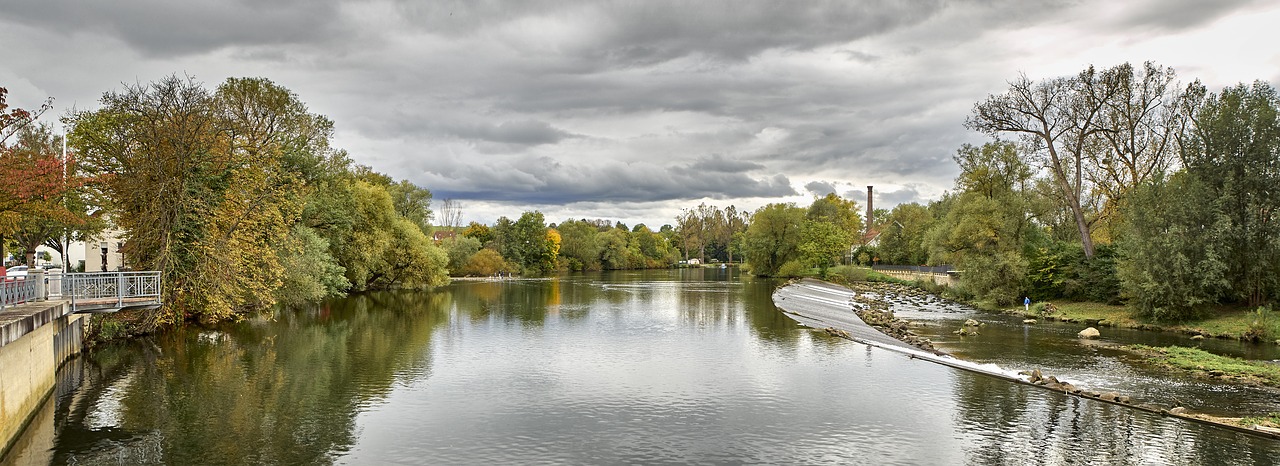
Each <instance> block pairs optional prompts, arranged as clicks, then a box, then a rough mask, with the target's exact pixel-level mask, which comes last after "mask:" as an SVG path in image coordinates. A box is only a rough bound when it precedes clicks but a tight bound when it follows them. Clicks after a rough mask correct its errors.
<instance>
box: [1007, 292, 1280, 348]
mask: <svg viewBox="0 0 1280 466" xmlns="http://www.w3.org/2000/svg"><path fill="white" fill-rule="evenodd" d="M1003 312H1005V313H1008V314H1013V315H1017V316H1020V317H1024V318H1028V319H1044V320H1050V321H1053V320H1058V321H1063V322H1071V323H1083V324H1087V325H1091V326H1100V327H1122V328H1132V329H1137V330H1148V331H1156V332H1173V333H1179V334H1183V335H1186V336H1187V337H1188V338H1192V339H1195V338H1196V337H1201V338H1224V339H1234V340H1242V341H1252V342H1254V343H1259V344H1275V345H1280V316H1276V315H1274V313H1273V312H1271V311H1258V310H1256V309H1254V310H1249V309H1245V308H1238V307H1226V306H1221V307H1218V308H1217V309H1214V310H1212V311H1210V315H1209V316H1208V317H1206V318H1204V319H1200V320H1194V321H1187V322H1180V323H1167V322H1154V321H1150V320H1147V319H1145V318H1143V317H1141V316H1140V315H1138V313H1137V311H1135V310H1134V309H1132V308H1129V307H1127V306H1123V305H1114V304H1103V303H1091V302H1070V301H1067V302H1046V303H1041V304H1040V305H1038V306H1033V307H1032V308H1031V309H1030V310H1026V309H1025V308H1012V309H1004V310H1003Z"/></svg>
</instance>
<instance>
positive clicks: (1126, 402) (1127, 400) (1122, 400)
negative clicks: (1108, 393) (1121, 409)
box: [1116, 395, 1132, 404]
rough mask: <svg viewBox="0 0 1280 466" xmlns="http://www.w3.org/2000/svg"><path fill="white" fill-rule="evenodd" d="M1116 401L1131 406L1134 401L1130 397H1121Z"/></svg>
mask: <svg viewBox="0 0 1280 466" xmlns="http://www.w3.org/2000/svg"><path fill="white" fill-rule="evenodd" d="M1116 401H1119V402H1121V403H1124V404H1129V402H1130V401H1132V400H1131V399H1130V398H1129V397H1128V396H1125V395H1120V396H1118V397H1116Z"/></svg>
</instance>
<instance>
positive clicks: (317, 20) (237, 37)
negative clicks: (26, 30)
mask: <svg viewBox="0 0 1280 466" xmlns="http://www.w3.org/2000/svg"><path fill="white" fill-rule="evenodd" d="M0 11H4V16H5V17H7V18H6V19H7V20H8V21H11V22H15V23H22V24H27V25H38V26H41V27H44V28H47V29H51V30H56V31H59V32H61V33H65V34H77V33H84V32H87V31H92V32H96V33H100V34H103V35H106V36H112V37H118V38H119V39H120V40H122V41H124V42H125V43H127V44H129V45H130V46H131V47H133V49H134V50H136V51H138V52H139V53H141V54H142V55H147V56H160V57H169V56H175V55H183V54H192V53H197V54H198V53H203V52H207V51H210V50H216V49H219V48H222V47H226V46H231V45H241V46H259V45H273V44H277V45H278V44H301V43H310V42H327V41H328V40H329V39H330V38H332V37H334V36H335V34H337V33H338V32H339V31H340V30H341V29H342V28H343V27H344V25H343V23H342V15H341V14H340V13H341V11H340V9H339V3H338V2H335V1H313V0H279V1H276V0H272V1H254V0H228V1H190V2H188V1H177V2H173V1H164V0H133V1H130V0H124V1H109V2H97V1H91V2H80V1H71V0H43V1H22V0H4V1H0Z"/></svg>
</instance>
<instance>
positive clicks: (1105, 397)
mask: <svg viewBox="0 0 1280 466" xmlns="http://www.w3.org/2000/svg"><path fill="white" fill-rule="evenodd" d="M1118 398H1120V395H1118V394H1116V393H1115V392H1106V393H1103V394H1102V395H1099V396H1098V399H1099V400H1102V401H1116V399H1118Z"/></svg>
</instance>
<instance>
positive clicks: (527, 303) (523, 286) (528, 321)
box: [447, 278, 601, 326]
mask: <svg viewBox="0 0 1280 466" xmlns="http://www.w3.org/2000/svg"><path fill="white" fill-rule="evenodd" d="M447 289H448V293H449V295H450V297H451V303H452V306H454V308H455V309H456V311H457V312H458V313H460V314H461V315H464V316H466V317H468V318H469V319H470V320H471V321H472V322H479V321H484V320H489V319H492V318H497V319H501V320H504V321H514V322H520V323H522V324H525V325H531V326H540V325H542V324H543V323H544V322H546V320H547V316H549V315H550V316H554V317H556V318H561V319H578V318H582V317H585V316H586V314H587V313H586V311H587V306H586V304H587V303H590V302H592V301H593V300H595V299H597V297H598V296H599V295H600V293H601V291H600V290H599V289H598V287H595V286H587V285H586V284H584V283H581V282H578V281H572V280H562V279H560V278H551V279H540V280H497V281H487V282H467V283H458V284H455V285H453V286H450V287H448V288H447Z"/></svg>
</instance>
